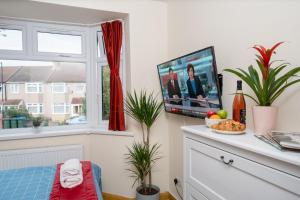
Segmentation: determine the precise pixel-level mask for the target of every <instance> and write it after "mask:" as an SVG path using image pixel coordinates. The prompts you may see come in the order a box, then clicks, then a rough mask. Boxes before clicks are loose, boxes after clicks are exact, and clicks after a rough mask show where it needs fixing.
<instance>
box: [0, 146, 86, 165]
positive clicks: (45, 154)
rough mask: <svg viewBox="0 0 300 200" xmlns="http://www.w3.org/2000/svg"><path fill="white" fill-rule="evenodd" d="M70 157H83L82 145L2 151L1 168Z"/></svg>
mask: <svg viewBox="0 0 300 200" xmlns="http://www.w3.org/2000/svg"><path fill="white" fill-rule="evenodd" d="M70 158H78V159H80V160H82V159H83V146H82V145H66V146H55V147H47V148H34V149H18V150H7V151H0V170H3V169H16V168H23V167H34V166H47V165H55V164H57V163H61V162H64V161H65V160H67V159H70Z"/></svg>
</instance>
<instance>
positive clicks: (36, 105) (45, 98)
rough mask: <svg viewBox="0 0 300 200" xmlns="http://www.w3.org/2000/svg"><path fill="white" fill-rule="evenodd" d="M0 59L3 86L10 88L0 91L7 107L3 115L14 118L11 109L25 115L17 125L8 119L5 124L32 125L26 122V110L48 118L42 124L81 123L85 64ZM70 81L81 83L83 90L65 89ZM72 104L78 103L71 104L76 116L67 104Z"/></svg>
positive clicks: (76, 83) (68, 86)
mask: <svg viewBox="0 0 300 200" xmlns="http://www.w3.org/2000/svg"><path fill="white" fill-rule="evenodd" d="M0 62H2V63H3V79H4V80H5V81H6V84H4V88H5V87H7V88H9V89H8V92H5V93H3V95H0V99H3V103H4V109H5V110H6V112H4V118H13V117H14V114H13V113H18V116H23V117H24V123H23V124H22V125H21V126H20V127H10V124H9V123H8V124H7V126H6V127H5V128H24V127H32V125H30V123H27V122H28V121H30V120H32V119H31V118H30V117H29V114H33V115H40V116H41V117H42V118H43V120H44V121H47V123H45V122H44V123H43V126H61V125H70V124H72V125H76V124H77V125H78V124H84V121H79V117H81V118H85V115H86V105H85V98H86V96H85V95H86V92H85V85H86V65H85V64H83V63H76V62H53V61H52V62H50V61H47V62H45V61H43V62H42V61H29V60H27V61H22V60H1V61H0ZM0 73H1V72H0ZM66 74H67V75H66ZM1 76H2V75H1V74H0V77H1ZM73 85H80V86H84V87H83V91H82V93H80V94H79V93H78V94H75V93H71V92H67V88H71V87H73ZM17 92H18V93H17ZM56 93H59V94H60V95H56ZM4 99H6V100H4ZM56 102H59V103H58V104H56ZM73 104H74V105H77V107H76V108H74V109H75V110H74V111H75V112H76V113H75V114H76V116H75V114H74V115H72V114H71V108H70V105H73ZM8 105H9V107H8ZM59 114H61V115H59ZM76 117H77V118H76ZM25 122H26V123H25ZM86 122H87V121H85V123H86Z"/></svg>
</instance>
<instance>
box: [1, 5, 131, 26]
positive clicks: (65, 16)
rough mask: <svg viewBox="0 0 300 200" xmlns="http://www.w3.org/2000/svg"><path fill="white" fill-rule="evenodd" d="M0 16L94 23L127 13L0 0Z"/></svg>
mask: <svg viewBox="0 0 300 200" xmlns="http://www.w3.org/2000/svg"><path fill="white" fill-rule="evenodd" d="M0 16H5V17H13V18H23V19H31V20H32V19H34V20H42V21H54V22H67V23H76V24H95V23H99V22H103V21H110V20H113V19H124V18H125V17H126V16H127V14H125V13H118V12H110V11H102V10H94V9H87V8H78V7H72V6H63V5H56V4H49V3H41V2H33V1H14V0H11V1H6V0H4V1H0Z"/></svg>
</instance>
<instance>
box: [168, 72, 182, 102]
mask: <svg viewBox="0 0 300 200" xmlns="http://www.w3.org/2000/svg"><path fill="white" fill-rule="evenodd" d="M167 88H168V95H169V98H170V99H173V100H171V101H170V103H171V104H176V105H182V101H181V100H180V98H181V92H180V88H179V84H178V80H177V79H175V73H174V71H173V69H172V68H171V67H170V68H169V80H168V83H167Z"/></svg>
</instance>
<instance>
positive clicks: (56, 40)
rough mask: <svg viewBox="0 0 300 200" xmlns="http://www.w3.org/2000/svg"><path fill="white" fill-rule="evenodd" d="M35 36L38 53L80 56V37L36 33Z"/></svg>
mask: <svg viewBox="0 0 300 200" xmlns="http://www.w3.org/2000/svg"><path fill="white" fill-rule="evenodd" d="M37 36H38V51H39V52H50V53H66V54H82V44H81V40H82V38H81V36H80V35H67V34H57V33H43V32H38V33H37Z"/></svg>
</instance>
